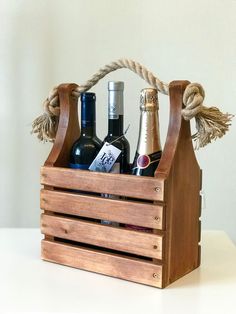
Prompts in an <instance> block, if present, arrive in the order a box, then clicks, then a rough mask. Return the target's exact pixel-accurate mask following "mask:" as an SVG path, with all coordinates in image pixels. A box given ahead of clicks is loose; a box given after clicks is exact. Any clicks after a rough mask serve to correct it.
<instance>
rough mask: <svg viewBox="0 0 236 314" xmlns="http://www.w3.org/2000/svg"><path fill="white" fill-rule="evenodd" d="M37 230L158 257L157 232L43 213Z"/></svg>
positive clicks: (160, 255)
mask: <svg viewBox="0 0 236 314" xmlns="http://www.w3.org/2000/svg"><path fill="white" fill-rule="evenodd" d="M41 231H42V233H44V234H47V235H51V236H54V237H58V238H64V239H68V240H73V241H77V242H82V243H87V244H92V245H96V246H101V247H104V248H109V249H113V250H119V251H124V252H129V253H133V254H138V255H141V256H146V257H154V258H157V259H161V258H162V244H163V236H162V235H161V234H160V235H154V234H150V233H144V232H139V231H133V230H126V229H124V228H123V229H121V228H115V227H111V226H106V225H102V224H100V223H99V224H98V223H94V222H87V221H83V220H79V219H74V218H64V217H60V216H59V217H58V216H51V215H45V214H42V216H41Z"/></svg>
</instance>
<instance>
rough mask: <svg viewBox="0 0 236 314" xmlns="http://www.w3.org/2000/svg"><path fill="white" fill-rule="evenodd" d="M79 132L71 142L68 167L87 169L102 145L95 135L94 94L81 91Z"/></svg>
mask: <svg viewBox="0 0 236 314" xmlns="http://www.w3.org/2000/svg"><path fill="white" fill-rule="evenodd" d="M80 99H81V134H80V137H79V139H78V140H77V141H76V142H75V143H74V144H73V146H72V149H71V154H70V164H69V166H70V168H74V169H82V170H87V169H88V168H89V166H90V164H91V163H92V161H93V160H94V158H95V157H96V155H97V154H98V152H99V150H100V149H101V147H102V141H101V140H100V139H99V138H98V137H97V135H96V108H95V102H96V95H95V94H94V93H82V94H81V96H80Z"/></svg>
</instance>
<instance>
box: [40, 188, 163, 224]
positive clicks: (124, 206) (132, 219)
mask: <svg viewBox="0 0 236 314" xmlns="http://www.w3.org/2000/svg"><path fill="white" fill-rule="evenodd" d="M40 207H41V209H44V210H47V211H52V212H56V213H63V214H69V215H75V216H82V217H89V218H94V219H100V220H109V221H116V222H119V223H123V224H134V225H136V226H142V227H147V228H153V229H163V228H164V217H163V205H159V204H157V205H153V204H150V203H144V202H134V201H126V200H114V199H109V198H102V197H96V196H90V195H80V194H78V193H70V192H61V191H48V190H45V189H43V190H41V197H40Z"/></svg>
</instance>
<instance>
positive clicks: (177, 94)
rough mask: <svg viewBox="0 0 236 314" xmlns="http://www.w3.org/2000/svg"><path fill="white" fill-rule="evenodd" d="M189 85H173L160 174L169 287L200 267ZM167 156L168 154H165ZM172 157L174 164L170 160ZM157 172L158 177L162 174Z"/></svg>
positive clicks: (197, 182)
mask: <svg viewBox="0 0 236 314" xmlns="http://www.w3.org/2000/svg"><path fill="white" fill-rule="evenodd" d="M187 84H188V82H182V81H176V82H172V83H171V84H170V89H169V91H170V101H171V109H170V123H169V130H168V135H167V141H166V145H165V149H164V152H163V154H164V159H163V160H161V164H160V168H159V169H158V171H160V172H161V173H162V175H163V177H166V180H165V187H164V189H165V198H164V200H165V203H166V230H167V232H166V234H165V237H166V242H165V260H166V267H167V268H166V272H165V277H164V285H167V284H169V283H171V282H173V281H175V280H176V279H178V278H180V277H181V276H183V275H185V274H186V273H188V272H190V271H192V270H193V269H195V268H196V267H198V266H199V245H198V242H199V197H200V196H199V190H200V181H201V172H200V169H199V166H198V163H197V161H196V158H195V154H194V150H193V145H192V140H191V132H190V123H189V122H188V121H184V120H183V119H182V117H181V110H182V106H183V105H182V99H183V92H184V89H185V87H186V85H187ZM165 150H166V152H165ZM165 154H166V155H165ZM168 158H171V163H170V162H169V161H167V160H168ZM158 171H157V175H158V174H159V173H158Z"/></svg>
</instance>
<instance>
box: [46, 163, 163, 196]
mask: <svg viewBox="0 0 236 314" xmlns="http://www.w3.org/2000/svg"><path fill="white" fill-rule="evenodd" d="M41 184H44V185H49V186H53V187H58V188H66V189H70V190H82V191H88V192H97V193H108V194H114V195H123V196H129V197H134V198H141V199H148V200H155V201H162V200H163V193H164V191H163V181H162V180H159V179H158V178H150V177H138V176H132V175H125V174H114V173H101V172H93V171H86V170H75V169H69V168H61V167H46V166H44V167H42V168H41Z"/></svg>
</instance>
